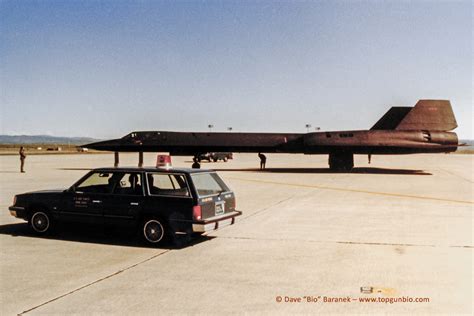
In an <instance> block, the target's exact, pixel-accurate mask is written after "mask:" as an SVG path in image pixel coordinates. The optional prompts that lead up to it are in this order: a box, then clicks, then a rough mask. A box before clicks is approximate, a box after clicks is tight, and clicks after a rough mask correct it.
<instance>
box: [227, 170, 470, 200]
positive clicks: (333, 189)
mask: <svg viewBox="0 0 474 316" xmlns="http://www.w3.org/2000/svg"><path fill="white" fill-rule="evenodd" d="M229 179H233V180H240V181H248V182H258V183H268V184H277V185H286V186H291V187H300V188H310V189H321V190H332V191H341V192H353V193H364V194H372V195H382V196H391V197H400V198H410V199H419V200H432V201H442V202H451V203H460V204H474V202H473V201H464V200H453V199H443V198H435V197H430V196H421V195H410V194H400V193H388V192H377V191H365V190H355V189H345V188H337V187H327V186H322V185H310V184H296V183H285V182H276V181H268V180H255V179H243V178H234V177H229Z"/></svg>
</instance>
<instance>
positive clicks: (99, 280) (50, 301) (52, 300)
mask: <svg viewBox="0 0 474 316" xmlns="http://www.w3.org/2000/svg"><path fill="white" fill-rule="evenodd" d="M170 251H171V249H168V250H165V251H163V252H160V253H158V254H156V255H153V256H151V257H149V258H147V259H145V260H142V261H140V262H137V263H135V264H132V265H130V266H128V267H125V268H123V269H121V270H118V271H116V272H114V273H111V274H109V275H107V276H105V277H103V278H100V279H98V280H95V281H93V282H90V283H88V284H86V285H83V286H81V287H78V288H77V289H74V290H72V291H70V292H67V293H65V294H62V295H59V296H57V297H55V298H53V299H50V300H49V301H46V302H44V303H41V304H39V305H36V306H34V307H32V308H30V309H27V310H25V311H23V312H21V313H20V314H18V315H23V314H26V313H29V312H31V311H33V310H35V309H37V308H40V307H42V306H44V305H47V304H49V303H52V302H54V301H57V300H59V299H61V298H63V297H66V296H68V295H71V294H73V293H75V292H78V291H80V290H82V289H85V288H87V287H89V286H92V285H94V284H97V283H99V282H102V281H105V280H107V279H110V278H112V277H114V276H116V275H119V274H120V273H122V272H125V271H127V270H130V269H133V268H135V267H136V266H138V265H141V264H142V263H145V262H148V261H150V260H153V259H155V258H157V257H159V256H161V255H164V254H166V253H168V252H170Z"/></svg>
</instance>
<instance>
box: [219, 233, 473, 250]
mask: <svg viewBox="0 0 474 316" xmlns="http://www.w3.org/2000/svg"><path fill="white" fill-rule="evenodd" d="M216 237H217V238H218V239H221V238H224V239H237V240H256V241H285V242H291V241H294V242H309V243H318V244H344V245H367V246H398V247H429V248H468V249H474V246H466V245H430V244H403V243H389V242H364V241H341V240H311V239H309V240H301V239H279V238H254V237H238V236H216Z"/></svg>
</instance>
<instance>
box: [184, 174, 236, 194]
mask: <svg viewBox="0 0 474 316" xmlns="http://www.w3.org/2000/svg"><path fill="white" fill-rule="evenodd" d="M191 178H192V179H193V183H194V187H195V188H196V191H197V194H198V195H199V196H206V195H213V194H219V193H222V192H225V191H228V189H227V187H226V186H225V184H224V182H223V181H222V179H221V178H219V176H218V175H217V173H194V174H191Z"/></svg>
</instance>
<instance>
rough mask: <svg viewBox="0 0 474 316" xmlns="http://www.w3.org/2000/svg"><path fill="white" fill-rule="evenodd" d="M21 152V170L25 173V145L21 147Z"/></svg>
mask: <svg viewBox="0 0 474 316" xmlns="http://www.w3.org/2000/svg"><path fill="white" fill-rule="evenodd" d="M19 154H20V172H21V173H24V172H25V158H26V154H25V148H23V146H21V147H20V151H19Z"/></svg>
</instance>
